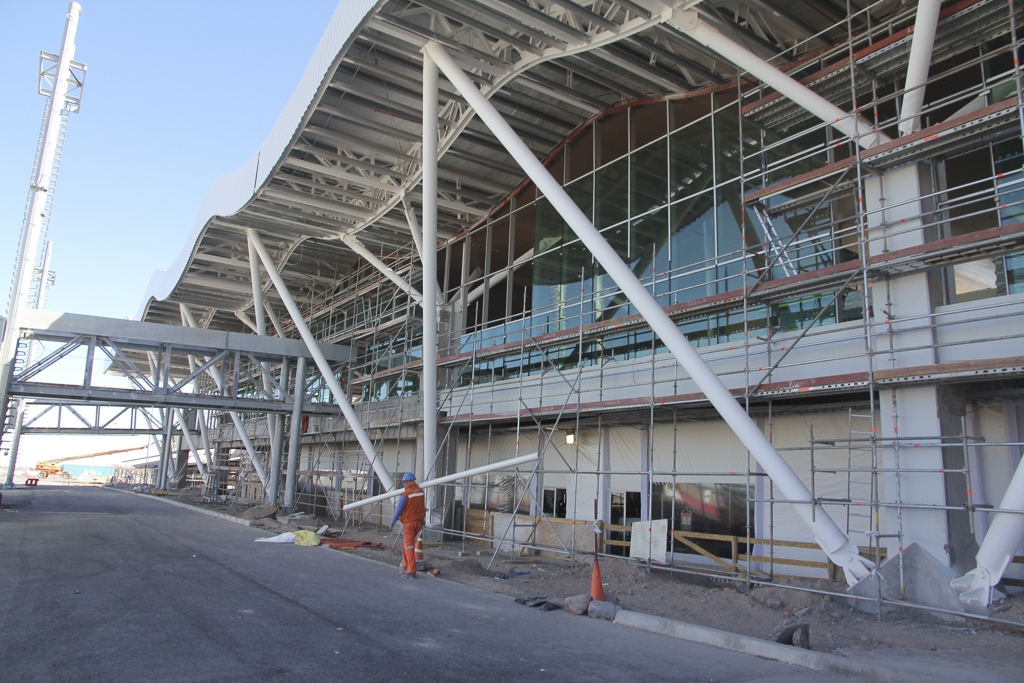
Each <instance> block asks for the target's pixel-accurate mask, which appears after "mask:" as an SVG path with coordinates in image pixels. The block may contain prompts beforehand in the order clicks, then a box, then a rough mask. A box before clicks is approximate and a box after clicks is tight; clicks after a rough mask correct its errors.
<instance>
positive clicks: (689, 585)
mask: <svg viewBox="0 0 1024 683" xmlns="http://www.w3.org/2000/svg"><path fill="white" fill-rule="evenodd" d="M182 494H183V495H178V496H175V497H176V498H179V499H180V500H182V501H183V502H189V503H192V504H196V499H195V494H192V495H189V492H182ZM204 507H209V508H212V509H216V510H219V511H222V512H227V513H229V514H234V515H238V516H242V513H243V512H245V509H244V508H235V509H231V508H228V507H227V506H224V505H204ZM250 515H251V513H250ZM247 516H249V515H247ZM297 523H298V524H299V525H300V528H306V529H313V530H316V529H317V528H319V527H320V526H322V525H323V524H329V525H330V527H331V531H339V532H343V533H342V534H341V537H342V538H346V539H357V540H366V541H373V542H376V543H380V544H382V545H384V546H385V549H383V550H382V549H355V550H346V551H337V552H351V553H353V554H356V555H360V556H362V557H367V558H370V559H373V560H377V561H380V562H384V563H385V564H390V565H394V567H395V570H394V571H395V573H396V578H398V576H397V574H398V573H399V571H400V570H399V569H398V565H399V564H400V563H401V553H400V545H399V536H398V535H396V533H395V532H390V533H389V532H388V530H387V528H380V527H377V526H375V525H374V526H369V525H364V526H363V527H362V528H353V527H351V526H350V527H349V528H347V529H344V528H343V525H342V524H337V523H334V522H333V520H313V519H311V520H302V521H299V522H297ZM256 524H257V525H259V526H260V527H262V528H264V529H266V530H267V531H268V532H273V533H280V532H283V531H288V530H295V528H296V527H295V526H294V525H291V526H289V525H285V524H281V523H279V522H277V521H275V520H274V519H262V520H257V521H256ZM462 553H465V554H464V555H463V554H462ZM492 554H493V550H487V549H485V548H484V547H483V546H481V545H479V544H474V543H471V542H467V543H465V544H464V543H463V542H462V541H461V540H460V541H453V542H449V543H444V544H441V545H433V544H430V545H428V546H426V547H425V549H424V556H425V558H426V563H427V567H428V568H429V569H437V570H439V571H440V577H439V578H435V577H433V576H428V575H426V574H422V573H421V574H419V575H418V577H417V578H419V579H422V580H425V581H437V580H448V581H456V582H458V583H462V584H466V585H469V586H474V587H476V588H482V589H484V590H488V591H491V592H494V593H500V594H502V595H508V596H510V597H513V598H534V597H544V598H547V599H549V600H552V601H554V602H559V601H561V600H564V599H565V598H567V597H571V596H574V595H582V594H586V593H589V592H590V583H591V577H592V574H593V565H592V560H591V558H589V557H582V558H579V559H577V560H576V561H575V562H570V561H568V560H565V559H561V558H555V557H527V558H520V557H516V558H512V557H510V555H509V553H508V552H503V553H500V554H499V555H498V557H497V558H495V559H494V562H493V564H491V566H490V569H488V568H487V567H488V563H490V562H491V555H492ZM600 569H601V576H602V583H603V584H604V590H605V596H606V599H607V600H609V601H613V602H615V603H617V604H618V605H620V606H621V607H622V608H623V609H627V610H631V611H635V612H643V613H645V614H652V615H656V616H661V617H666V618H669V619H675V620H678V621H683V622H687V623H691V624H697V625H700V626H707V627H710V628H715V629H720V630H723V631H730V632H733V633H739V634H742V635H746V636H753V637H756V638H767V637H768V636H770V635H771V633H772V631H773V630H774V629H775V627H776V626H777V625H778V624H779V622H781V621H782V620H783V619H785V618H786V617H789V616H797V617H800V618H802V619H803V620H805V621H806V622H808V623H809V624H810V642H811V649H813V650H817V651H820V652H829V653H838V654H841V653H842V652H844V651H851V652H852V651H857V652H859V653H861V654H863V652H864V650H883V649H909V650H968V649H971V650H975V649H976V650H979V651H984V652H992V653H999V654H1004V655H1009V656H1017V657H1020V658H1021V660H1022V661H1024V626H1022V628H1021V629H1019V630H1017V629H1013V628H1010V627H1003V626H995V625H989V624H981V623H979V622H971V621H966V622H955V621H954V622H949V621H943V620H941V619H939V618H937V617H935V616H932V615H931V614H929V613H928V612H923V611H920V610H912V609H905V608H897V609H895V610H893V611H892V612H890V613H888V614H885V615H884V616H883V617H882V618H881V620H880V619H879V618H878V616H877V614H865V613H862V612H859V611H856V610H854V609H852V608H850V607H849V606H848V605H847V604H846V601H845V600H843V599H842V598H834V597H833V596H830V595H822V594H818V593H811V592H807V591H801V590H794V588H809V589H813V590H818V591H829V592H834V593H843V592H845V588H846V586H845V584H842V583H837V582H831V581H817V580H811V579H779V580H778V581H777V582H776V584H775V585H771V586H754V587H752V588H750V589H749V590H748V589H747V586H746V585H745V584H744V585H740V586H736V585H734V584H733V583H731V582H723V581H715V580H711V579H706V578H704V577H699V576H693V575H690V574H683V573H680V572H673V571H669V570H665V569H661V568H657V567H655V568H652V569H648V567H647V566H645V565H638V564H631V563H630V562H629V561H628V560H626V559H618V558H602V559H601V561H600ZM514 573H515V574H516V575H515V576H509V575H511V574H514ZM503 577H508V578H503ZM524 609H527V608H524ZM996 610H997V612H996V613H995V614H993V617H995V618H999V619H1003V620H1007V621H1012V622H1016V623H1020V624H1024V596H1021V597H1016V598H1007V599H1006V600H1004V601H1003V602H1002V603H1000V604H998V605H997V606H996Z"/></svg>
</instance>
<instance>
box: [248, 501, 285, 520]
mask: <svg viewBox="0 0 1024 683" xmlns="http://www.w3.org/2000/svg"><path fill="white" fill-rule="evenodd" d="M277 511H278V507H277V506H276V505H273V504H268V505H256V506H254V507H251V508H249V509H248V510H246V511H245V512H243V513H242V514H241V515H239V517H241V518H242V519H266V518H268V517H273V516H275V515H276V514H277Z"/></svg>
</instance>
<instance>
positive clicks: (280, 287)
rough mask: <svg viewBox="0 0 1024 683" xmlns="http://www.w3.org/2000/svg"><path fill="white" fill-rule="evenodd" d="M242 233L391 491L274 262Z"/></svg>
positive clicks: (256, 235) (374, 451)
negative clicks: (254, 251) (261, 263)
mask: <svg viewBox="0 0 1024 683" xmlns="http://www.w3.org/2000/svg"><path fill="white" fill-rule="evenodd" d="M245 232H246V234H247V235H248V236H249V243H250V244H252V245H253V247H254V248H255V249H256V253H257V255H258V256H259V258H260V260H261V261H263V267H264V268H266V269H267V275H268V276H270V280H271V282H273V283H274V288H275V289H277V294H278V296H280V297H281V302H282V303H283V304H284V307H285V308H286V309H287V310H288V315H289V316H291V319H292V323H293V324H294V325H295V329H297V330H298V331H299V336H301V337H302V341H303V342H305V344H306V349H307V350H308V351H309V355H310V356H312V357H313V362H315V363H316V366H317V367H318V368H319V369H320V374H321V375H323V378H324V382H325V383H326V384H327V387H328V388H329V389H330V390H331V393H332V394H333V395H334V401H335V403H337V405H338V407H339V408H340V409H341V412H342V414H343V415H344V416H345V420H346V421H348V426H349V429H351V430H352V432H353V433H354V434H355V436H356V440H357V441H358V442H359V445H360V446H362V448H363V452H364V453H365V454H366V457H367V459H369V461H370V466H371V467H373V471H374V472H375V473H376V474H377V478H378V479H380V483H381V485H382V486H383V487H384V488H385V489H386V490H388V491H390V490H391V489H393V488H395V482H394V481H393V480H392V479H391V474H390V473H389V472H388V470H387V467H386V466H385V465H384V462H383V461H382V460H381V458H380V456H378V455H377V449H376V448H374V447H373V441H371V440H370V436H369V435H368V434H367V433H366V430H365V429H363V426H362V424H360V422H359V417H358V416H357V415H356V411H355V410H353V409H352V406H351V404H349V402H348V399H347V398H346V397H345V392H344V391H342V390H341V385H340V384H339V383H338V379H337V378H336V377H335V376H334V370H333V369H332V368H331V364H330V363H328V362H327V358H326V357H325V356H324V354H323V351H321V350H320V346H319V345H318V344H317V343H316V339H315V338H314V337H313V333H312V332H310V331H309V326H308V325H306V321H305V320H303V319H302V313H301V312H300V311H299V307H298V306H297V305H296V304H295V299H293V298H292V295H291V293H290V292H289V291H288V287H287V286H286V285H285V283H284V279H283V278H282V277H281V273H279V272H278V271H277V266H275V265H274V260H273V259H272V258H270V252H268V251H267V248H266V246H264V244H263V240H261V239H260V236H259V233H257V232H256V231H255V230H253V229H252V228H249V229H247V230H246V231H245Z"/></svg>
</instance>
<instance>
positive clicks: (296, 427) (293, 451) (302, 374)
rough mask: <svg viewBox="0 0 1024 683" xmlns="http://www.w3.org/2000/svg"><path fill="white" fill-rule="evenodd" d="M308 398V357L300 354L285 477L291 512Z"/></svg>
mask: <svg viewBox="0 0 1024 683" xmlns="http://www.w3.org/2000/svg"><path fill="white" fill-rule="evenodd" d="M305 398H306V357H305V356H299V360H298V363H297V364H296V366H295V392H294V398H293V400H292V425H291V433H290V434H289V438H288V467H287V471H286V472H285V477H284V510H285V512H286V513H288V514H291V512H292V509H293V508H294V507H295V474H296V472H298V469H299V433H300V427H301V425H302V403H303V401H304V400H305Z"/></svg>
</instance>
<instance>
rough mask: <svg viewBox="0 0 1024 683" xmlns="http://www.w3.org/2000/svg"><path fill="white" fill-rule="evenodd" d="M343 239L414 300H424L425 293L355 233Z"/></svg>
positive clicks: (419, 301)
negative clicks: (370, 248)
mask: <svg viewBox="0 0 1024 683" xmlns="http://www.w3.org/2000/svg"><path fill="white" fill-rule="evenodd" d="M341 241H342V242H344V243H345V244H347V245H348V246H349V247H351V248H352V251H354V252H356V253H357V254H359V255H360V256H362V257H363V260H365V261H366V262H367V263H369V264H370V265H371V266H373V267H374V268H376V269H377V270H379V271H380V272H381V273H382V274H383V275H384V277H386V278H387V279H389V280H391V281H392V282H393V283H395V285H396V286H397V287H398V288H399V289H400V290H402V291H403V292H405V293H406V294H408V295H409V296H410V297H412V299H413V301H415V302H416V303H418V304H419V303H422V302H423V295H422V294H420V293H419V292H417V291H416V288H415V287H413V286H412V285H411V284H409V283H408V282H406V281H405V280H403V279H402V277H401V276H400V275H399V274H398V273H396V272H395V271H394V270H392V269H391V267H390V266H388V264H386V263H384V262H383V261H381V260H380V259H379V258H377V255H376V254H374V253H373V252H372V251H370V250H369V249H367V248H366V246H365V245H364V244H363V243H362V242H360V241H359V240H358V239H356V238H355V237H354V236H353V235H342V236H341Z"/></svg>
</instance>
